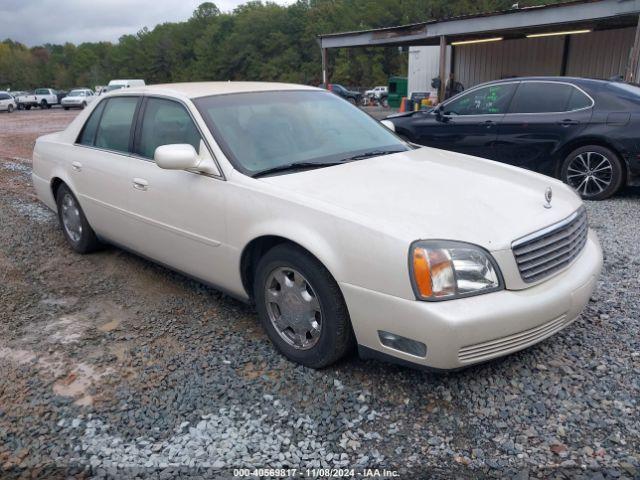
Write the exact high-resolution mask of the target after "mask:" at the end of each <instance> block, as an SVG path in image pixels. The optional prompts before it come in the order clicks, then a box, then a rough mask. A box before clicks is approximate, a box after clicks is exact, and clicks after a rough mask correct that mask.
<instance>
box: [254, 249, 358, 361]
mask: <svg viewBox="0 0 640 480" xmlns="http://www.w3.org/2000/svg"><path fill="white" fill-rule="evenodd" d="M253 291H254V293H255V300H256V307H257V310H258V316H259V317H260V321H261V323H262V325H263V327H264V329H265V330H266V332H267V334H268V336H269V338H270V339H271V341H272V342H273V344H274V345H275V346H276V348H277V349H278V350H279V351H280V352H281V353H282V354H284V355H285V356H286V357H287V358H289V359H290V360H292V361H294V362H297V363H300V364H302V365H305V366H307V367H311V368H322V367H326V366H327V365H330V364H332V363H334V362H335V361H337V360H338V359H340V358H341V357H342V356H344V355H345V354H346V353H347V351H348V350H349V349H350V348H351V347H352V345H353V332H352V330H351V323H350V320H349V313H348V311H347V306H346V304H345V302H344V299H343V298H342V293H341V292H340V288H339V287H338V284H337V283H336V281H335V280H334V279H333V277H332V276H331V274H330V273H329V272H328V270H327V269H326V268H325V267H324V266H323V265H322V264H321V263H320V262H318V261H317V260H316V259H315V258H313V257H312V256H310V255H309V254H307V253H306V252H305V251H304V250H302V249H301V248H299V247H296V246H294V245H278V246H276V247H274V248H273V249H271V250H269V251H268V252H267V253H266V254H265V255H264V256H263V257H262V259H260V262H259V263H258V266H257V270H256V275H255V279H254V290H253Z"/></svg>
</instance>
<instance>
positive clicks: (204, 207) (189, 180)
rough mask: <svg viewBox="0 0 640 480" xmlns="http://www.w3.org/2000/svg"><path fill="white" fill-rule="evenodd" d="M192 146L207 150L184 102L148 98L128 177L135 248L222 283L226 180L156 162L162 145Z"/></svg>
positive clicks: (144, 106) (184, 269) (149, 255)
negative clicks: (221, 266)
mask: <svg viewBox="0 0 640 480" xmlns="http://www.w3.org/2000/svg"><path fill="white" fill-rule="evenodd" d="M170 144H190V145H192V146H193V147H194V148H195V149H196V151H197V152H198V153H199V155H200V156H209V158H210V155H211V154H210V152H209V150H208V148H207V146H206V145H205V143H204V141H203V140H202V135H201V134H200V131H199V130H198V128H197V127H196V125H195V122H194V121H193V119H192V117H191V115H190V114H189V112H188V111H187V109H186V108H185V106H184V105H182V104H181V103H179V102H176V101H173V100H168V99H164V98H155V97H149V98H147V99H146V100H145V103H144V105H143V110H142V122H141V124H140V125H139V127H138V133H137V135H136V141H135V145H134V150H135V154H136V156H135V157H134V158H133V159H132V162H133V163H132V170H131V175H130V179H129V184H130V190H129V199H130V204H131V211H132V218H133V220H134V224H135V225H134V228H133V231H132V232H131V233H132V238H133V240H132V241H133V242H134V246H133V248H134V249H135V250H136V251H138V252H140V253H142V254H144V255H146V256H148V257H151V258H153V259H155V260H157V261H158V262H161V263H164V264H166V265H168V266H171V267H173V268H175V269H177V270H180V271H182V272H185V273H188V274H190V275H192V276H194V277H197V278H200V279H203V280H206V281H210V282H212V283H216V284H221V283H223V282H221V281H220V279H219V278H217V275H216V267H218V274H219V270H220V268H219V267H220V265H221V264H223V263H224V258H225V256H226V257H228V256H229V252H228V251H227V250H226V249H225V248H224V246H223V242H224V240H225V236H226V235H225V234H226V222H225V213H224V212H225V198H226V195H225V191H226V187H227V182H225V181H222V180H220V179H218V178H214V177H211V176H207V175H203V174H199V173H196V172H190V171H184V170H164V169H162V168H160V167H158V166H157V165H156V164H155V162H154V160H153V157H154V152H155V150H156V148H157V147H159V146H161V145H170Z"/></svg>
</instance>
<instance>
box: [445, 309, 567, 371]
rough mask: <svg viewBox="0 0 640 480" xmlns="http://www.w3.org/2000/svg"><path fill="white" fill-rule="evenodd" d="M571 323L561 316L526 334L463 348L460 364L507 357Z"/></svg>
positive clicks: (517, 334) (459, 357) (459, 356)
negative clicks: (502, 356)
mask: <svg viewBox="0 0 640 480" xmlns="http://www.w3.org/2000/svg"><path fill="white" fill-rule="evenodd" d="M571 321H572V319H570V318H567V316H566V315H561V316H559V317H558V318H555V319H553V320H551V321H550V322H547V323H544V324H542V325H540V326H538V327H534V328H531V329H529V330H525V331H524V332H519V333H515V334H513V335H509V336H507V337H502V338H496V339H494V340H490V341H488V342H483V343H477V344H475V345H468V346H466V347H462V348H461V349H460V350H459V351H458V360H459V361H460V363H472V362H480V361H483V360H488V359H489V358H492V357H495V356H498V355H506V354H507V353H510V352H515V351H516V350H522V349H523V348H525V347H528V346H529V345H533V344H534V343H537V342H539V341H541V340H543V339H545V338H547V337H549V336H551V335H553V334H554V333H556V332H558V331H560V330H562V329H563V328H564V327H566V326H567V325H568V324H569V323H571Z"/></svg>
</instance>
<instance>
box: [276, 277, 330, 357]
mask: <svg viewBox="0 0 640 480" xmlns="http://www.w3.org/2000/svg"><path fill="white" fill-rule="evenodd" d="M264 293H265V303H266V307H267V313H268V315H269V320H270V321H271V324H272V325H273V328H274V329H275V330H276V331H277V332H278V335H280V337H281V338H282V339H283V340H284V341H285V342H287V343H288V344H289V345H291V346H292V347H294V348H296V349H298V350H308V349H310V348H312V347H313V346H315V345H316V343H318V340H319V339H320V332H321V329H322V310H321V308H320V302H319V300H318V297H317V296H316V293H315V291H314V290H313V287H312V286H311V284H310V283H309V282H308V281H307V279H306V278H305V277H304V276H303V275H302V274H301V273H300V272H298V271H297V270H295V269H293V268H290V267H280V268H276V269H275V270H273V271H272V272H271V273H270V274H269V275H268V276H267V281H266V284H265V292H264Z"/></svg>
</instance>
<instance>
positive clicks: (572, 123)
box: [558, 119, 580, 127]
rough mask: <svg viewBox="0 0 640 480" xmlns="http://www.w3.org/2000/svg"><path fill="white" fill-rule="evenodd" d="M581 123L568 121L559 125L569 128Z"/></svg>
mask: <svg viewBox="0 0 640 480" xmlns="http://www.w3.org/2000/svg"><path fill="white" fill-rule="evenodd" d="M579 123H580V122H578V121H577V120H570V119H566V120H562V121H560V122H558V125H561V126H563V127H569V126H571V125H578V124H579Z"/></svg>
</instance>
